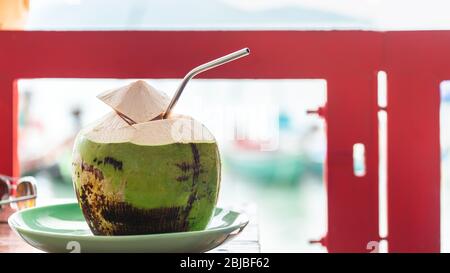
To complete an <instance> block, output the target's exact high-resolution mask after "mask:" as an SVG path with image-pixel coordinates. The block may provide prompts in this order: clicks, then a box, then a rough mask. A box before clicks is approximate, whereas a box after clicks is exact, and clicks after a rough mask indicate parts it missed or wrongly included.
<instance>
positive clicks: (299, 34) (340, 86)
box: [0, 31, 450, 252]
mask: <svg viewBox="0 0 450 273" xmlns="http://www.w3.org/2000/svg"><path fill="white" fill-rule="evenodd" d="M449 45H450V32H385V33H377V32H364V31H226V32H224V31H199V32H193V31H186V32H158V31H148V32H136V31H123V32H120V31H118V32H116V31H114V32H0V60H1V63H0V75H1V76H0V106H2V108H1V109H2V111H3V113H2V115H1V116H0V124H1V125H2V128H4V130H2V131H1V133H0V140H1V142H0V150H1V151H2V152H3V151H6V153H4V154H5V156H2V157H1V158H0V171H2V172H6V173H14V172H17V166H18V163H17V158H16V157H15V153H16V152H15V151H16V145H17V143H16V141H17V139H16V135H15V131H16V129H17V128H16V126H17V125H16V124H17V118H16V112H15V111H16V110H15V109H16V106H17V101H16V98H17V97H16V95H15V93H14V92H13V85H12V80H13V79H20V78H41V77H49V78H52V77H56V78H61V77H68V78H74V77H80V78H181V77H182V76H184V74H185V73H186V71H188V70H189V69H190V68H191V67H193V66H195V65H197V64H200V63H202V62H205V61H207V60H210V59H212V58H214V57H217V56H221V55H222V54H224V53H226V52H230V51H233V50H236V49H239V48H242V47H244V46H248V47H250V48H251V50H252V55H251V57H249V58H245V59H243V60H241V61H239V62H235V63H231V64H229V65H226V66H223V67H220V68H218V69H216V70H212V71H210V72H208V73H205V74H203V75H202V77H204V78H236V79H238V78H257V79H263V78H268V79H283V78H324V79H326V80H327V81H328V92H327V93H328V102H327V107H326V109H325V113H326V114H325V119H326V123H327V139H328V140H327V141H328V143H327V155H326V158H327V162H326V166H325V169H326V170H327V171H326V174H325V178H326V183H327V195H328V234H327V237H326V239H325V240H324V242H325V243H326V244H327V247H328V250H329V251H330V252H348V251H357V252H364V251H367V249H366V246H367V243H369V242H370V241H377V240H378V130H377V129H378V126H377V118H376V117H377V116H376V114H377V110H378V109H377V105H376V88H375V87H376V83H375V79H376V72H377V71H378V70H380V69H383V70H386V71H387V73H388V85H389V86H388V89H389V92H388V93H389V98H388V99H389V102H388V111H387V112H388V132H389V133H388V143H389V144H388V160H389V163H388V164H389V171H388V183H389V186H388V190H389V207H388V209H389V219H388V220H389V249H390V251H427V252H436V251H439V200H440V199H439V194H438V193H439V134H438V132H439V127H438V126H439V119H438V118H439V116H438V111H439V97H438V90H437V83H438V82H439V80H442V79H445V77H446V76H449V75H450V73H447V72H449V68H448V66H449V65H448V64H450V54H448V53H447V50H448V48H449ZM447 78H448V77H447ZM433 92H434V93H433ZM358 142H360V143H363V144H364V145H365V146H366V154H367V161H366V166H367V167H366V168H367V174H366V176H365V177H362V178H359V177H355V176H354V175H353V171H352V165H353V163H352V154H351V152H352V145H353V144H354V143H358Z"/></svg>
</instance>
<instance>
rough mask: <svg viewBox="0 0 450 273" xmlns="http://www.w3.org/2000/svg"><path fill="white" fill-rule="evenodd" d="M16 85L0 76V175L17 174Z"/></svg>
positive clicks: (11, 79) (8, 78)
mask: <svg viewBox="0 0 450 273" xmlns="http://www.w3.org/2000/svg"><path fill="white" fill-rule="evenodd" d="M17 106H18V103H17V84H16V81H14V79H13V78H10V77H4V76H1V75H0V109H1V115H0V124H1V128H2V130H0V173H2V174H8V175H18V174H19V164H18V157H17V115H18V112H17V110H18V109H17Z"/></svg>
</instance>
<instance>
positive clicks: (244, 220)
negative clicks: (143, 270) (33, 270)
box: [8, 202, 250, 241]
mask: <svg viewBox="0 0 450 273" xmlns="http://www.w3.org/2000/svg"><path fill="white" fill-rule="evenodd" d="M69 205H78V203H77V202H67V203H58V204H52V205H45V206H39V207H33V208H27V209H23V210H20V211H16V212H14V213H13V214H12V215H11V216H9V218H8V225H9V227H10V228H11V229H12V230H14V231H15V232H17V233H19V235H20V233H28V234H34V235H38V236H52V237H58V238H63V239H65V238H72V239H74V238H78V239H81V240H82V239H88V240H97V241H115V240H118V241H120V240H124V239H144V238H147V239H148V238H150V237H151V238H157V237H161V238H167V237H176V236H178V235H181V234H182V235H199V234H201V235H206V234H214V233H217V232H226V233H231V232H233V231H235V230H237V229H241V230H242V229H244V228H245V227H246V226H247V224H248V223H249V221H250V220H249V217H248V215H247V213H245V212H238V211H235V210H231V209H224V208H222V207H215V208H214V209H222V210H227V211H230V212H234V213H237V214H238V218H241V220H239V222H238V223H236V224H234V225H230V226H226V227H219V228H214V229H204V230H194V231H180V232H168V233H155V234H139V235H115V236H109V235H94V234H89V235H75V234H62V233H57V232H50V231H39V230H34V229H31V228H27V227H21V226H19V225H18V224H16V223H15V221H14V219H15V218H17V217H19V215H20V214H21V213H23V212H26V211H30V210H34V209H45V208H50V207H56V206H69Z"/></svg>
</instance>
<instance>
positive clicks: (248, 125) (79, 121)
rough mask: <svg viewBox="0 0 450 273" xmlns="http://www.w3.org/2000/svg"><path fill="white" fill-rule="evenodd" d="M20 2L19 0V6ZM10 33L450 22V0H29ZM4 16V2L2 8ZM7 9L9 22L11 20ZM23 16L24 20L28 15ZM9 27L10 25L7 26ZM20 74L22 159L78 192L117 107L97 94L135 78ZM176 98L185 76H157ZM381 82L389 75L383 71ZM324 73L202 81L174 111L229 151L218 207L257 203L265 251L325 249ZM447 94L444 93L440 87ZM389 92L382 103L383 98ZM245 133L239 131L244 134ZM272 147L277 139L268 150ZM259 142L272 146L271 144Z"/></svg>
mask: <svg viewBox="0 0 450 273" xmlns="http://www.w3.org/2000/svg"><path fill="white" fill-rule="evenodd" d="M17 2H21V1H19V0H18V1H17ZM22 3H23V4H22V5H21V8H17V9H15V10H14V11H15V12H16V13H17V14H19V15H20V14H22V13H27V15H28V16H27V20H26V21H24V20H22V18H20V20H17V22H15V23H14V24H11V25H10V26H6V25H4V26H3V28H5V29H6V28H9V29H17V28H19V29H20V28H24V29H27V30H205V29H207V30H229V29H246V30H247V29H294V30H305V29H323V30H329V29H364V30H411V29H450V19H449V17H448V11H449V10H450V9H449V8H450V2H448V1H437V0H434V1H404V0H397V1H384V0H341V1H333V0H322V1H313V0H278V1H269V0H191V1H183V0H165V1H144V0H128V1H119V0H89V1H88V0H30V1H23V2H22ZM3 10H4V11H5V10H6V9H3ZM1 13H2V12H1V8H0V17H1V16H2V15H1ZM19 17H20V16H18V17H17V18H19ZM0 28H1V25H0ZM132 80H133V79H129V80H116V79H89V80H87V79H34V80H21V81H20V82H19V92H20V99H19V102H20V110H19V112H20V113H19V120H20V132H19V134H20V138H19V149H20V150H19V154H20V160H21V170H22V172H23V175H25V174H31V175H35V176H37V178H38V181H39V194H40V197H42V198H74V192H73V189H72V184H71V183H72V182H71V177H70V167H71V164H70V163H71V149H72V145H73V139H74V137H75V135H76V133H77V132H78V130H79V129H80V128H82V127H84V126H86V125H87V124H89V123H91V122H93V121H95V120H96V119H98V118H100V117H101V116H102V115H103V114H105V113H107V112H108V111H109V110H110V109H109V108H108V107H107V106H106V105H104V104H103V103H102V102H100V101H99V100H97V99H96V98H95V96H96V95H97V94H98V93H100V92H103V91H105V90H107V89H110V88H115V87H118V86H122V85H125V84H127V83H129V82H130V81H132ZM147 80H148V82H149V83H150V84H151V85H153V86H155V87H156V88H158V89H160V90H163V91H165V92H166V93H167V94H168V95H169V96H171V95H172V94H173V93H174V91H175V89H176V86H177V84H178V83H179V81H180V79H147ZM379 80H380V86H381V87H382V86H383V81H384V82H385V80H386V77H385V76H384V77H383V74H380V77H379ZM326 91H327V90H326V81H325V80H307V79H305V80H193V81H192V82H191V83H190V84H189V86H188V88H187V90H186V92H185V93H184V94H183V98H182V99H181V100H180V102H179V104H178V105H177V109H176V111H177V112H179V113H183V114H188V115H191V116H193V117H195V118H196V119H198V120H199V121H201V122H203V123H204V124H205V125H206V126H207V127H208V128H210V130H211V131H212V132H213V133H214V134H215V136H216V137H217V139H218V141H219V144H220V149H221V155H222V158H223V181H222V189H221V194H220V198H219V205H221V206H227V207H236V208H239V207H242V206H243V205H247V206H250V207H254V208H255V209H256V210H257V215H258V221H259V228H260V231H259V235H260V242H261V250H262V251H264V252H268V251H269V252H277V251H283V252H289V251H292V252H324V251H325V248H323V247H322V246H320V245H318V244H310V243H309V240H315V239H320V238H321V237H322V236H323V235H324V234H325V232H326V196H325V190H324V183H323V176H322V173H323V161H324V156H325V151H326V138H325V132H324V123H323V121H322V120H321V118H320V117H319V116H317V115H307V114H306V111H307V110H310V109H316V108H317V107H320V106H322V105H324V104H325V103H326ZM436 92H439V90H436ZM440 92H441V98H442V104H441V128H442V129H441V149H442V166H443V167H442V173H443V175H442V178H443V179H442V182H443V183H442V187H443V191H442V192H443V193H442V204H443V207H442V215H443V218H442V219H443V221H442V226H443V228H442V232H443V236H442V240H443V242H442V243H443V244H442V248H443V251H449V250H450V237H449V236H450V233H449V232H445V231H446V230H450V217H449V216H448V215H450V214H449V213H450V198H448V197H447V196H450V186H449V185H448V184H449V183H448V181H449V178H450V175H449V149H450V133H447V132H448V131H450V130H449V129H450V128H449V124H450V123H449V122H450V120H449V119H450V115H449V114H450V82H447V81H445V82H443V83H442V84H441V90H440ZM385 96H386V93H385V92H380V98H379V99H380V100H381V101H383V100H384V101H385V100H386V98H385ZM385 125H386V117H385V116H382V115H381V116H380V130H381V131H380V143H381V145H380V146H381V148H380V158H381V163H380V180H381V181H380V189H381V191H380V193H381V196H380V198H381V205H380V208H381V216H380V219H381V221H380V222H381V223H380V225H381V226H380V228H381V232H382V233H383V232H385V231H386V221H385V217H386V215H385V212H384V211H385V194H383V193H382V192H383V190H382V189H383V188H385V176H386V175H385V172H386V168H385V133H386V132H385ZM236 132H238V133H237V134H236ZM267 144H269V145H267ZM261 147H265V148H263V149H261ZM381 250H383V249H381Z"/></svg>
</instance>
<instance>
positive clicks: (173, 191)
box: [72, 81, 220, 235]
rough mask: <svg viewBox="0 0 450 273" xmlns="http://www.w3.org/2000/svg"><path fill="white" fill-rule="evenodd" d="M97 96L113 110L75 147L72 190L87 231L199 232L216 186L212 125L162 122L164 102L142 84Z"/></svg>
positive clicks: (80, 137) (183, 120) (209, 211)
mask: <svg viewBox="0 0 450 273" xmlns="http://www.w3.org/2000/svg"><path fill="white" fill-rule="evenodd" d="M99 98H100V99H101V100H102V101H104V102H105V103H106V104H108V105H109V106H110V107H112V108H113V109H114V111H113V112H111V113H109V114H107V115H106V116H105V117H103V118H102V119H100V120H99V121H97V122H95V123H94V124H92V125H90V126H88V127H87V128H84V129H83V130H81V131H80V133H79V134H78V136H77V138H76V141H75V145H74V150H73V172H72V176H73V181H74V188H75V191H76V195H77V198H78V201H79V204H80V207H81V209H82V211H83V214H84V217H85V219H86V221H87V223H88V225H89V227H90V229H91V230H92V232H93V233H94V234H96V235H131V234H149V233H165V232H180V231H194V230H202V229H204V228H205V227H206V226H207V224H208V222H209V221H210V219H211V217H212V214H213V211H214V207H215V205H216V202H217V195H218V191H219V186H220V157H219V151H218V147H217V143H216V141H215V139H214V137H213V135H212V134H211V133H210V132H209V130H208V129H207V128H206V127H205V126H203V125H202V124H201V123H199V122H198V121H196V120H194V119H192V118H190V117H187V116H177V115H172V116H169V118H167V119H161V116H162V113H163V111H164V110H165V109H166V107H167V105H168V103H169V100H168V98H167V96H165V95H164V94H163V93H162V92H159V91H158V90H156V89H154V88H153V87H151V86H150V85H148V84H147V83H145V82H144V81H137V82H134V83H132V84H130V85H127V86H125V87H122V88H119V89H116V90H110V91H107V92H105V93H103V94H101V95H100V96H99Z"/></svg>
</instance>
